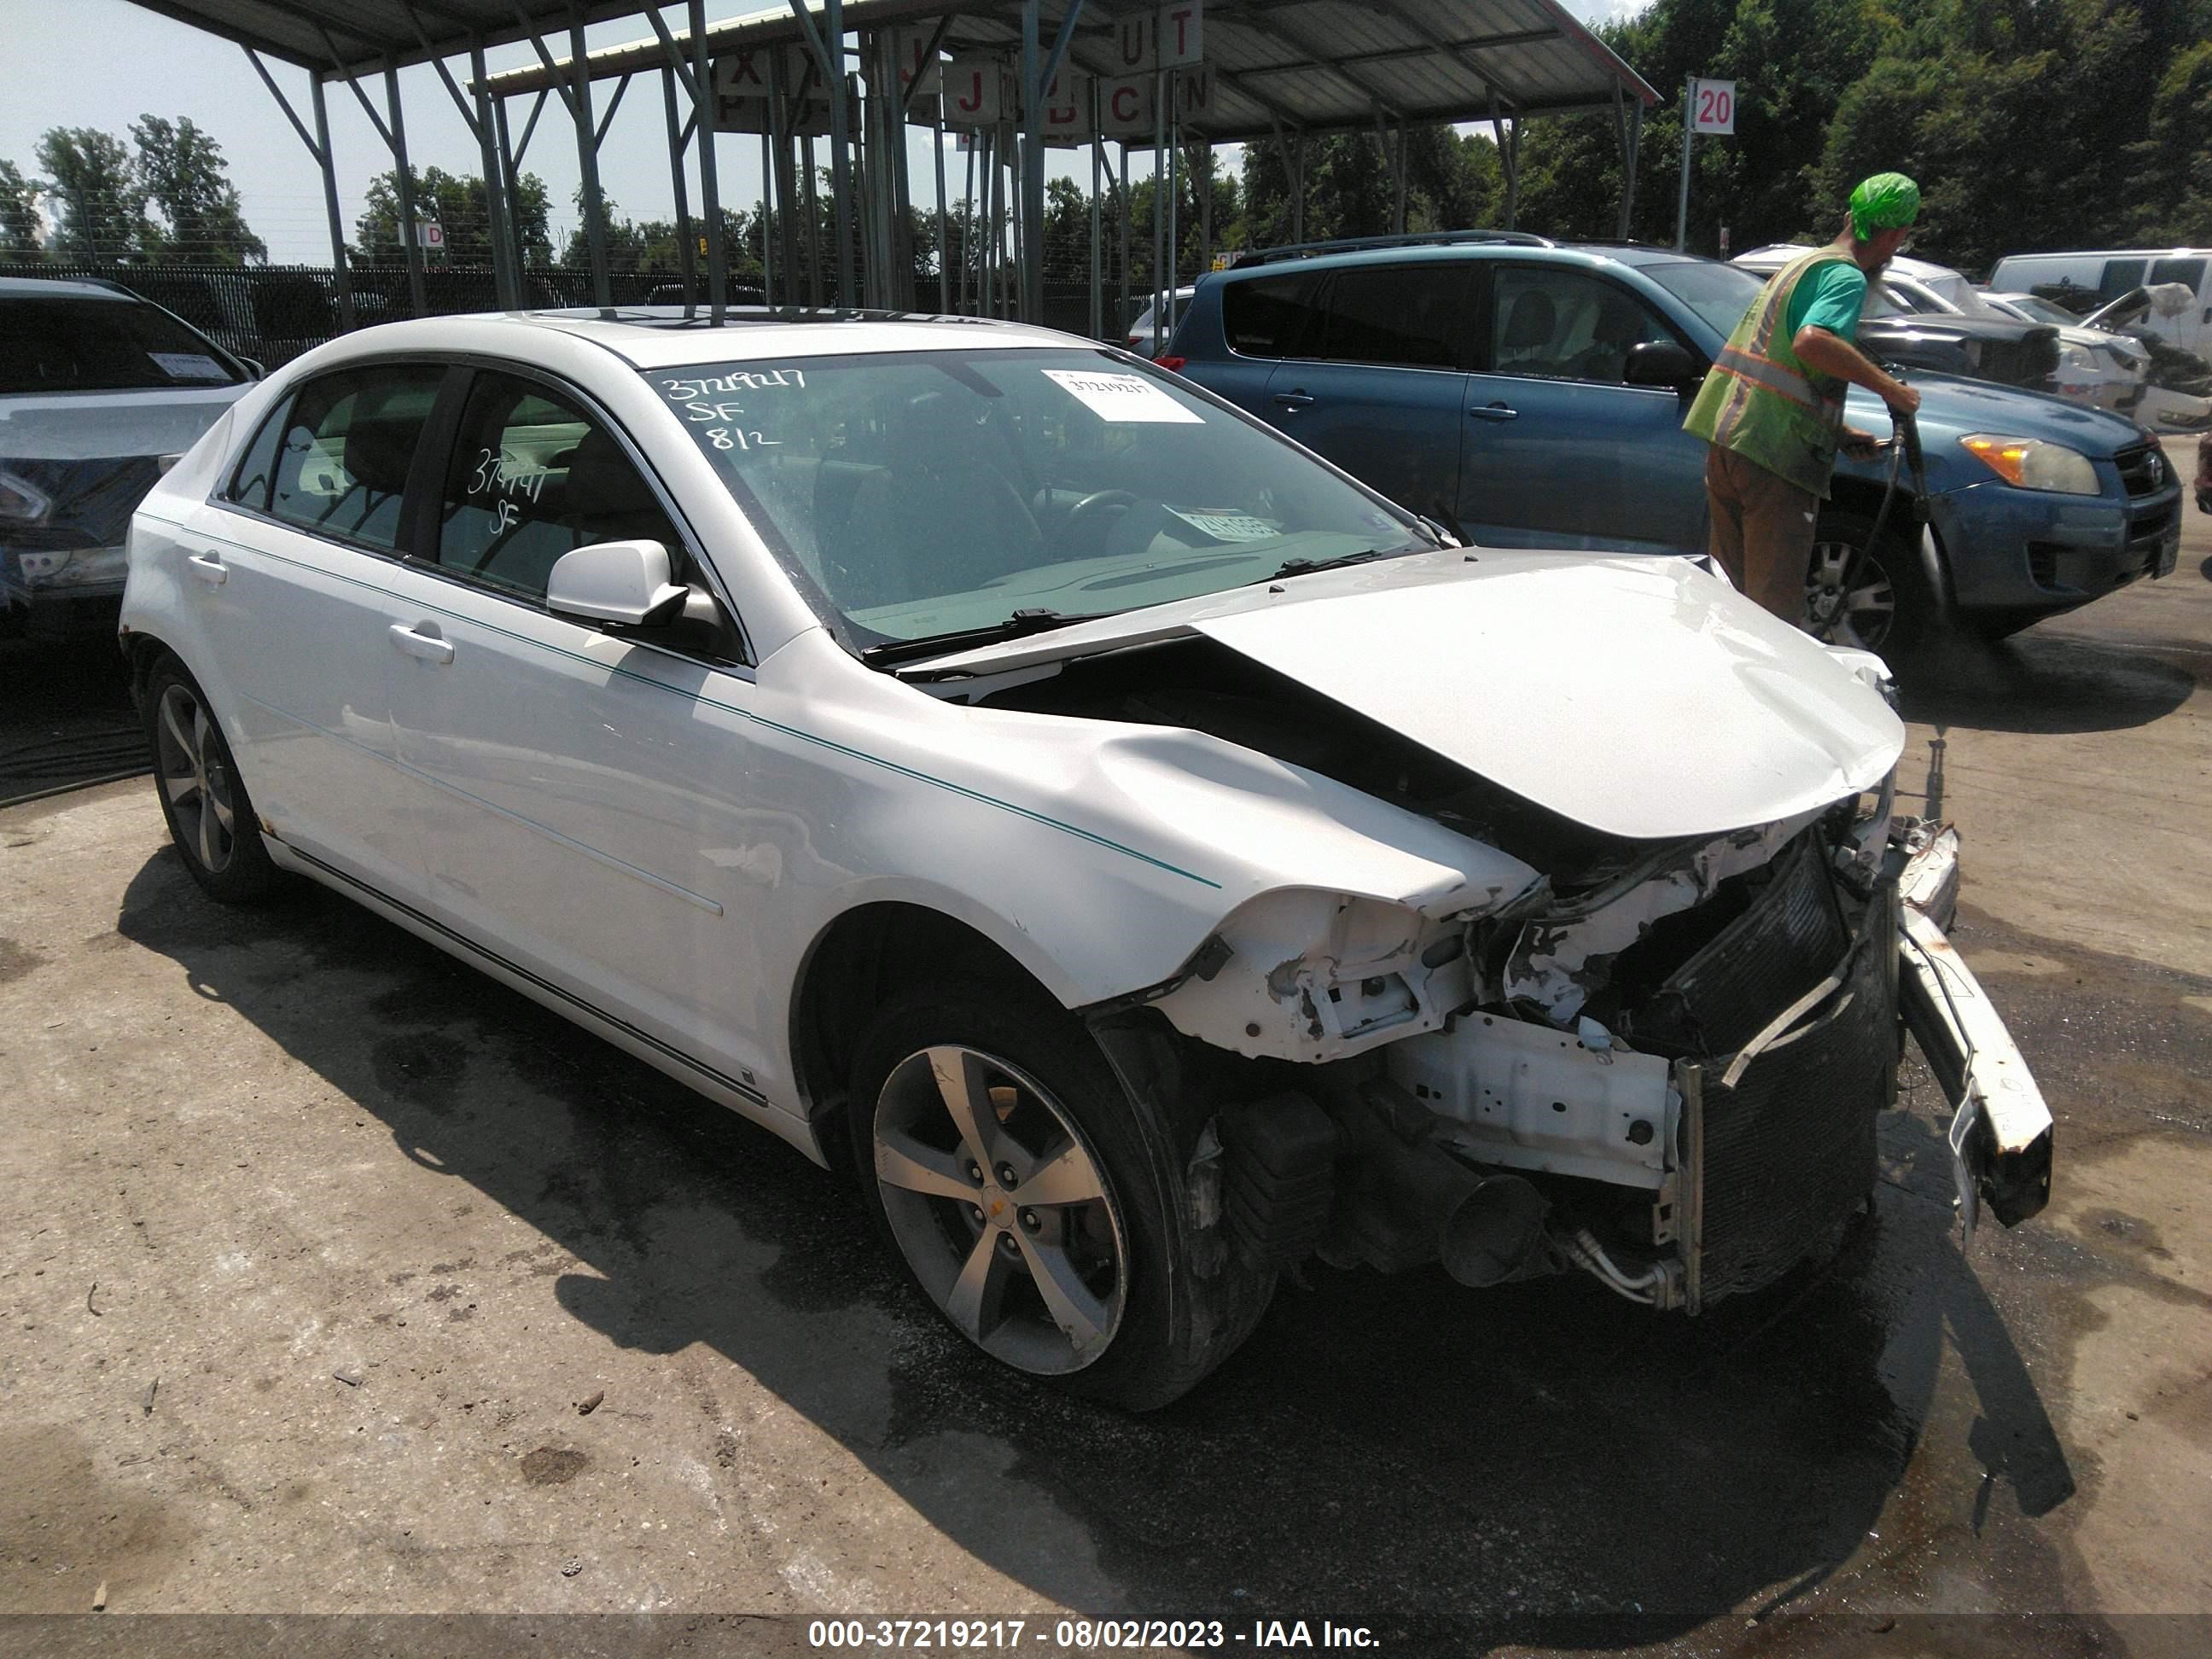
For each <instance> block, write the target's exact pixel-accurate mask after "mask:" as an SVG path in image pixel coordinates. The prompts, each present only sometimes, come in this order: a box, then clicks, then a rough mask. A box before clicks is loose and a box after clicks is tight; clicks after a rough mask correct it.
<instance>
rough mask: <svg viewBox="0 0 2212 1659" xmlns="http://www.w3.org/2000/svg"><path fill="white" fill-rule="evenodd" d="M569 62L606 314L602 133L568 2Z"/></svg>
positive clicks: (580, 166)
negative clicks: (600, 170) (601, 170)
mask: <svg viewBox="0 0 2212 1659" xmlns="http://www.w3.org/2000/svg"><path fill="white" fill-rule="evenodd" d="M568 61H569V68H570V70H571V71H572V72H573V73H574V76H575V82H576V84H575V87H574V90H572V91H571V92H570V93H569V94H568V108H569V112H571V113H572V114H574V117H575V118H576V171H577V173H578V175H579V177H580V179H581V180H582V183H583V187H584V245H585V247H586V250H587V251H588V252H589V254H590V257H591V262H592V304H593V305H596V306H598V307H600V308H601V309H602V310H604V309H605V308H606V307H609V306H611V305H612V304H613V303H614V287H613V283H612V282H611V279H610V277H609V275H608V271H607V204H606V198H605V197H604V196H602V195H601V194H600V193H599V128H598V126H597V125H595V124H594V123H593V122H592V66H591V64H590V62H589V61H588V57H587V54H586V52H585V48H584V12H583V8H582V6H581V5H580V3H579V0H568Z"/></svg>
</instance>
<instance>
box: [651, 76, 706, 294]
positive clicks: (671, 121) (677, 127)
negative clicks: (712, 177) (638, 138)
mask: <svg viewBox="0 0 2212 1659" xmlns="http://www.w3.org/2000/svg"><path fill="white" fill-rule="evenodd" d="M660 101H661V106H662V107H663V108H664V109H665V111H666V112H667V115H668V182H669V185H671V188H672V189H673V191H674V192H675V196H676V264H677V268H678V270H680V271H681V272H682V273H683V276H684V316H685V317H687V318H689V317H690V316H693V315H694V314H696V312H697V310H698V303H699V260H698V248H697V246H696V243H695V242H694V240H693V238H692V234H691V202H690V191H689V190H688V188H687V187H686V186H687V181H686V180H685V179H684V151H685V150H686V149H689V148H690V144H689V143H688V142H687V141H686V139H685V137H684V123H683V121H682V119H681V118H679V117H678V114H677V112H676V71H675V70H673V69H671V67H670V66H669V65H667V64H662V65H661V66H660Z"/></svg>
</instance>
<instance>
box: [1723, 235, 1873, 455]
mask: <svg viewBox="0 0 2212 1659" xmlns="http://www.w3.org/2000/svg"><path fill="white" fill-rule="evenodd" d="M1849 262H1850V255H1849V254H1846V253H1838V252H1836V251H1835V249H1833V248H1826V247H1824V248H1814V249H1811V250H1810V251H1808V252H1806V253H1805V254H1804V255H1803V256H1802V258H1796V259H1793V260H1791V261H1790V264H1786V265H1784V267H1783V268H1782V269H1781V270H1780V271H1778V273H1776V275H1775V277H1774V280H1773V281H1772V282H1771V283H1767V285H1766V288H1765V292H1763V293H1762V294H1760V295H1759V299H1758V301H1756V302H1755V303H1754V304H1753V306H1752V307H1751V308H1750V309H1749V310H1748V311H1747V312H1745V313H1744V314H1743V320H1742V321H1741V322H1740V323H1738V324H1737V325H1735V333H1734V334H1732V335H1730V336H1729V343H1727V344H1726V345H1724V346H1723V347H1722V348H1721V355H1720V356H1719V357H1718V358H1717V359H1716V360H1715V362H1714V363H1713V367H1712V372H1711V374H1707V375H1706V376H1705V385H1703V386H1700V387H1699V388H1698V395H1697V398H1696V399H1695V400H1694V401H1693V402H1692V404H1690V412H1689V414H1688V415H1687V416H1685V417H1684V418H1683V421H1682V429H1683V430H1684V431H1686V432H1687V433H1689V434H1690V435H1692V436H1693V437H1699V438H1703V439H1704V440H1705V441H1706V442H1707V443H1709V444H1717V445H1718V446H1720V447H1722V448H1723V449H1731V450H1734V451H1735V453H1737V454H1739V455H1741V456H1742V457H1743V458H1744V459H1746V460H1747V461H1750V462H1751V463H1752V464H1753V465H1756V466H1762V467H1765V469H1766V470H1767V471H1769V472H1771V473H1773V474H1775V475H1776V476H1777V477H1782V478H1786V479H1788V480H1789V481H1790V483H1793V484H1796V486H1797V487H1798V488H1799V489H1805V490H1809V491H1811V492H1812V493H1813V494H1814V495H1819V496H1821V497H1824V498H1825V497H1826V495H1827V493H1828V475H1829V474H1830V473H1831V472H1832V471H1833V470H1834V468H1835V465H1836V449H1837V446H1838V443H1839V442H1840V441H1841V439H1842V434H1843V426H1844V390H1845V386H1846V383H1845V382H1844V381H1842V380H1838V379H1836V378H1835V377H1834V376H1833V375H1831V374H1820V373H1819V372H1818V371H1817V370H1815V369H1814V368H1812V367H1811V366H1810V365H1809V364H1808V363H1807V362H1805V361H1804V360H1803V359H1802V358H1801V357H1800V356H1798V355H1797V353H1796V349H1795V347H1794V346H1793V344H1792V342H1791V341H1790V331H1789V330H1788V329H1787V328H1786V327H1784V319H1786V318H1787V317H1788V316H1789V315H1790V296H1791V295H1793V294H1795V293H1796V291H1797V284H1798V283H1801V282H1802V281H1803V280H1804V279H1805V277H1806V276H1807V275H1808V273H1809V272H1811V271H1814V270H1818V269H1820V267H1821V266H1822V265H1829V264H1848V263H1849Z"/></svg>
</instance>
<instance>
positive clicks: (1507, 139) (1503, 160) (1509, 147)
mask: <svg viewBox="0 0 2212 1659" xmlns="http://www.w3.org/2000/svg"><path fill="white" fill-rule="evenodd" d="M1490 131H1491V136H1492V137H1493V138H1495V139H1496V140H1497V142H1498V166H1499V167H1500V168H1502V169H1503V170H1504V174H1505V228H1506V229H1508V230H1510V229H1512V228H1513V222H1514V220H1515V218H1516V217H1517V216H1518V215H1519V213H1520V208H1521V122H1520V118H1518V117H1517V116H1516V118H1514V122H1513V126H1512V129H1511V131H1510V132H1509V131H1507V129H1506V125H1505V122H1504V119H1503V118H1501V117H1500V116H1499V114H1498V95H1497V94H1495V93H1492V94H1491V98H1490Z"/></svg>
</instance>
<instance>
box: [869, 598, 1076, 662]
mask: <svg viewBox="0 0 2212 1659" xmlns="http://www.w3.org/2000/svg"><path fill="white" fill-rule="evenodd" d="M1112 614H1113V613H1112V612H1111V611H1095V612H1093V613H1092V614H1091V615H1090V616H1086V617H1070V616H1066V615H1064V614H1063V613H1061V612H1060V611H1044V610H1036V611H1015V612H1014V614H1013V615H1012V616H1011V617H1007V618H1006V620H1005V621H1004V622H995V623H991V624H990V625H989V626H988V627H987V628H962V629H954V630H953V631H952V632H951V633H949V634H926V635H923V636H922V637H921V638H920V639H918V640H885V641H883V642H882V643H881V644H878V645H869V646H863V647H861V648H860V660H861V661H862V662H866V663H898V662H910V661H912V660H913V659H915V658H916V657H936V656H943V655H945V653H949V652H953V651H964V650H967V649H969V648H970V647H975V646H979V645H997V644H1000V642H1001V641H1006V640H1018V639H1020V638H1022V637H1024V635H1030V634H1048V633H1050V632H1051V631H1052V630H1053V629H1055V628H1070V627H1073V625H1074V624H1075V623H1087V622H1096V621H1097V620H1098V618H1099V617H1106V616H1111V615H1112Z"/></svg>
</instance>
